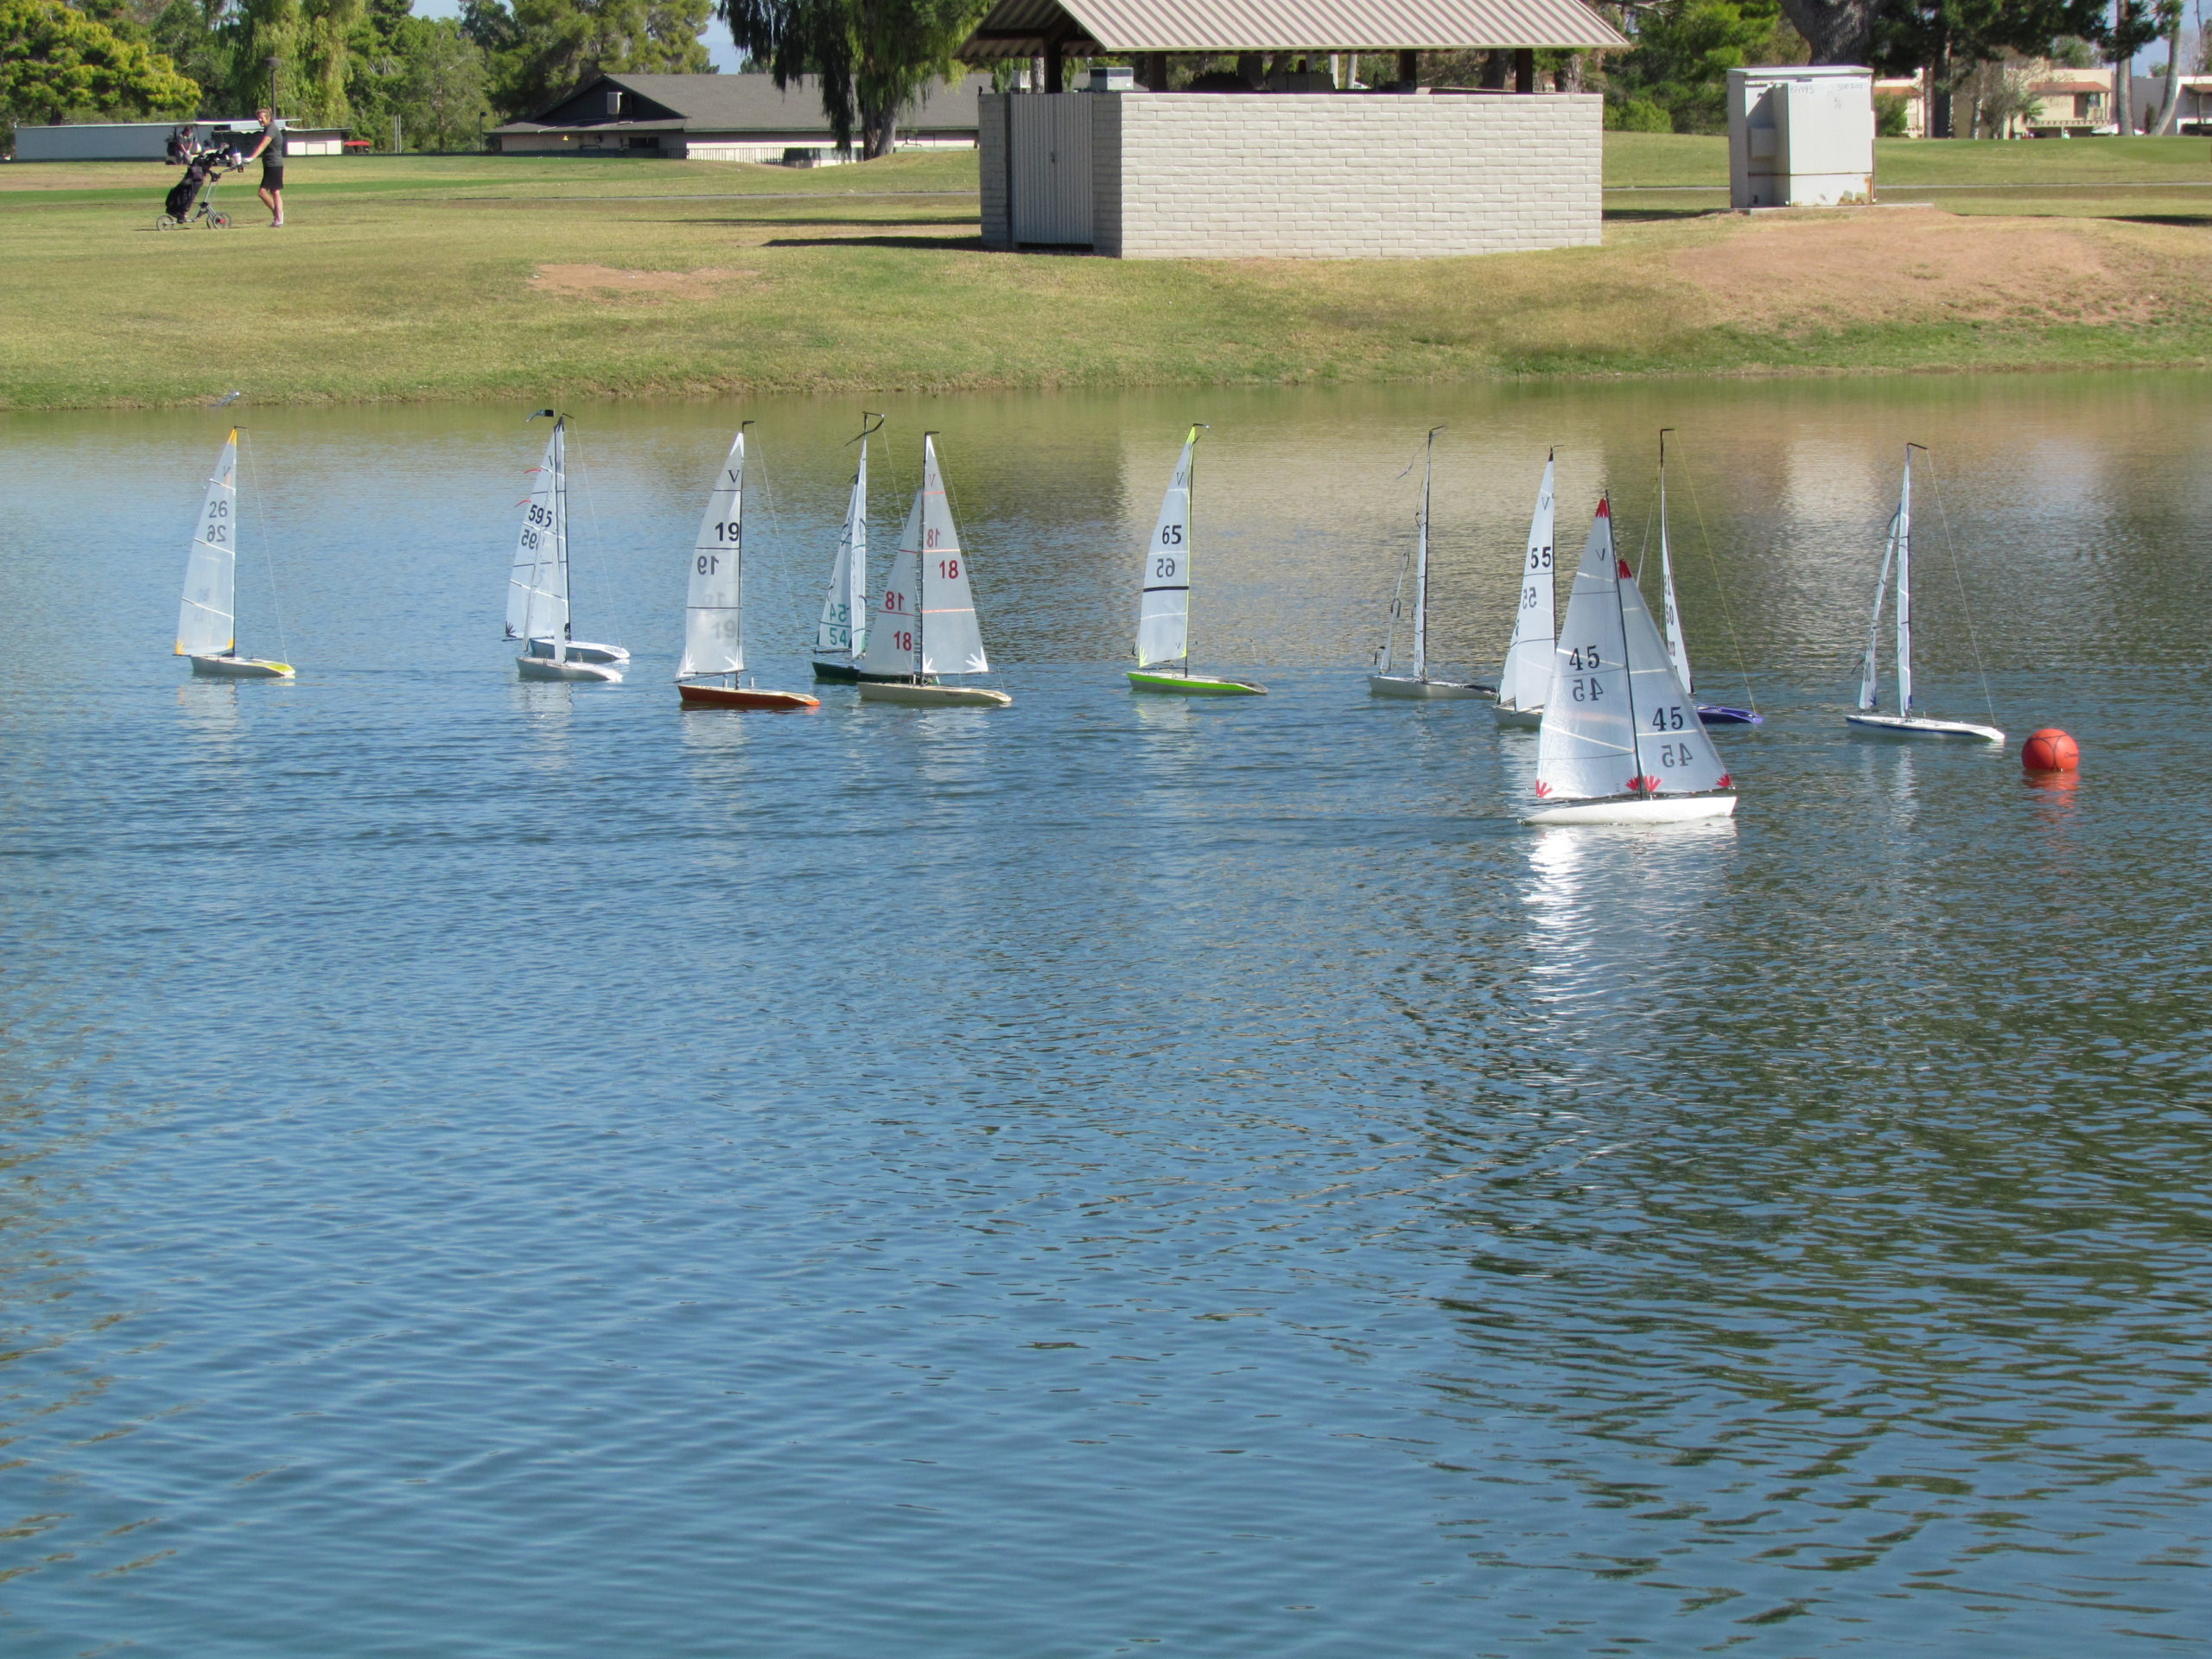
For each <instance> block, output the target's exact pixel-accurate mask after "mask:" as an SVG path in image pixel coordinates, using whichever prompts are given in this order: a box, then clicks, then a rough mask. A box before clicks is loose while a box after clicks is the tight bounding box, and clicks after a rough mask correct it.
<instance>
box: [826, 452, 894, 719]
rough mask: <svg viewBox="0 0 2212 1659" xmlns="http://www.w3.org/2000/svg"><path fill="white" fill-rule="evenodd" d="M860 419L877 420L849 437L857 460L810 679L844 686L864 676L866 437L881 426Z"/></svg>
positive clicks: (865, 638) (866, 614) (866, 585)
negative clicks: (858, 453) (857, 448)
mask: <svg viewBox="0 0 2212 1659" xmlns="http://www.w3.org/2000/svg"><path fill="white" fill-rule="evenodd" d="M861 418H862V421H863V423H865V422H868V421H874V423H875V424H874V426H868V425H866V424H863V425H862V426H861V435H860V436H859V437H858V438H857V439H855V440H853V442H857V443H858V444H859V445H860V447H861V459H860V464H859V465H858V466H857V467H855V468H854V469H853V493H852V495H851V497H850V499H848V500H847V502H846V503H845V528H844V531H843V533H842V535H840V536H839V537H837V559H836V563H835V564H833V565H831V566H830V568H829V592H828V593H827V594H823V599H822V617H821V620H819V621H818V622H817V623H816V624H815V628H814V649H815V652H816V656H815V658H814V677H815V678H816V679H817V680H829V681H834V682H836V683H841V684H846V685H849V684H851V683H853V682H854V681H855V680H858V679H861V678H862V677H863V676H862V674H861V652H862V651H863V650H864V649H865V648H866V645H867V640H868V439H869V437H870V436H871V435H874V433H876V432H879V431H880V430H881V429H882V427H883V416H880V415H868V414H865V413H863V415H862V416H861ZM825 657H826V658H829V660H827V661H825V660H823V659H824V658H825ZM840 658H842V660H839V659H840Z"/></svg>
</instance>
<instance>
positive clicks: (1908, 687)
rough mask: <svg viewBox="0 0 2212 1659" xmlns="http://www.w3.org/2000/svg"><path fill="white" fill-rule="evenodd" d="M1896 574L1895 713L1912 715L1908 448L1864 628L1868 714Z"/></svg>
mask: <svg viewBox="0 0 2212 1659" xmlns="http://www.w3.org/2000/svg"><path fill="white" fill-rule="evenodd" d="M1893 564H1894V565H1895V566H1896V567H1897V713H1898V714H1900V715H1910V714H1911V713H1912V446H1911V445H1910V444H1907V445H1906V446H1905V451H1904V482H1903V483H1902V484H1901V485H1899V486H1898V487H1897V512H1896V514H1895V515H1894V516H1893V517H1892V518H1891V519H1890V539H1889V543H1888V544H1887V545H1886V546H1885V547H1884V548H1883V550H1882V574H1881V576H1880V578H1879V579H1878V581H1877V582H1875V584H1874V614H1873V616H1872V619H1871V620H1869V621H1868V622H1867V624H1866V665H1865V668H1864V670H1863V671H1862V672H1861V673H1860V674H1859V707H1860V708H1861V709H1866V710H1868V711H1870V712H1871V711H1872V709H1874V707H1875V705H1876V704H1877V702H1879V700H1880V697H1879V690H1880V688H1879V684H1878V680H1879V674H1878V671H1877V669H1876V667H1875V653H1876V652H1878V650H1879V649H1880V647H1881V640H1882V602H1883V601H1885V599H1887V598H1888V597H1889V593H1890V567H1891V565H1893Z"/></svg>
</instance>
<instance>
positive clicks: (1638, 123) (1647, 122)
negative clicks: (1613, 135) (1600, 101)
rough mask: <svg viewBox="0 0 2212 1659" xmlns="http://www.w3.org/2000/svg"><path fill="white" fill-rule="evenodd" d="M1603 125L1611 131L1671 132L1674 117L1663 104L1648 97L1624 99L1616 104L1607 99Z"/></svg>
mask: <svg viewBox="0 0 2212 1659" xmlns="http://www.w3.org/2000/svg"><path fill="white" fill-rule="evenodd" d="M1605 125H1606V127H1607V129H1608V130H1611V131H1613V132H1672V131H1673V130H1675V118H1674V117H1672V116H1671V115H1669V114H1668V113H1667V111H1666V106H1665V105H1661V104H1655V103H1654V102H1652V100H1651V99H1648V98H1630V99H1622V100H1621V101H1620V102H1619V103H1618V104H1616V103H1614V102H1613V101H1612V100H1611V99H1607V100H1606V103H1605Z"/></svg>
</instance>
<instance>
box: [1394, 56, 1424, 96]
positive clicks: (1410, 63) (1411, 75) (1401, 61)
mask: <svg viewBox="0 0 2212 1659" xmlns="http://www.w3.org/2000/svg"><path fill="white" fill-rule="evenodd" d="M1420 85H1421V54H1420V53H1418V52H1401V53H1399V54H1398V90H1399V91H1400V92H1411V91H1413V89H1414V87H1416V86H1420Z"/></svg>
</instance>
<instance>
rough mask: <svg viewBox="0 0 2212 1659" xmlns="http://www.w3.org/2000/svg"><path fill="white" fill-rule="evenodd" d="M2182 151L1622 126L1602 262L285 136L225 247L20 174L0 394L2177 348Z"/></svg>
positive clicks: (2188, 318)
mask: <svg viewBox="0 0 2212 1659" xmlns="http://www.w3.org/2000/svg"><path fill="white" fill-rule="evenodd" d="M2209 152H2212V145H2208V144H2207V143H2206V142H2205V141H2203V140H2202V139H2170V140H2159V139H2142V140H2096V141H2075V142H2071V143H2038V144H1990V143H1982V144H1957V143H1955V144H1942V143H1890V144H1885V146H1884V148H1883V154H1882V158H1881V163H1880V165H1881V168H1882V178H1883V180H1884V194H1885V199H1896V198H1910V197H1912V196H1914V195H1920V196H1923V197H1925V198H1927V199H1928V200H1931V201H1933V202H1935V203H1936V204H1937V205H1936V206H1933V207H1908V208H1891V207H1884V208H1876V209H1871V210H1863V211H1858V212H1853V213H1838V214H1811V215H1798V214H1789V215H1774V216H1761V217H1759V218H1757V219H1745V218H1741V217H1738V216H1732V215H1726V214H1719V213H1713V212H1711V211H1710V209H1711V208H1712V207H1715V206H1718V205H1722V202H1723V200H1725V198H1723V197H1721V196H1719V194H1716V193H1717V192H1718V191H1719V190H1720V189H1721V188H1724V187H1725V181H1726V149H1725V144H1724V143H1722V141H1720V140H1717V139H1703V138H1689V137H1672V136H1667V135H1643V134H1620V135H1612V136H1611V137H1609V142H1608V146H1607V156H1606V179H1607V185H1608V196H1607V210H1608V220H1607V225H1606V234H1605V246H1603V247H1602V248H1591V249H1565V250H1559V251H1553V252H1547V253H1536V254H1516V255H1507V256H1497V257H1489V258H1453V259H1418V260H1391V261H1377V262H1370V263H1357V264H1353V263H1319V262H1306V261H1236V262H1230V261H1219V262H1166V261H1130V262H1126V263H1125V262H1122V261H1117V260H1104V259H1090V258H1082V257H1050V256H1037V255H1030V256H1021V257H1013V256H1007V255H1004V254H994V253H987V252H984V251H982V249H981V248H980V246H979V245H978V244H977V240H976V200H975V194H974V191H975V162H974V159H973V157H972V156H898V157H893V158H892V159H890V160H887V161H884V162H870V163H868V164H866V165H864V166H854V167H846V168H828V169H822V170H817V171H789V170H786V169H784V168H765V167H753V166H747V165H743V164H740V163H715V162H683V163H678V162H658V161H632V160H628V159H626V158H620V159H616V158H610V159H605V160H600V159H593V160H586V159H583V158H581V157H577V158H567V157H563V158H552V159H548V160H545V161H531V160H524V159H521V158H514V159H508V158H492V157H449V158H448V157H347V158H328V159H301V160H297V161H295V162H294V163H293V164H292V166H291V168H290V169H289V173H290V188H289V191H288V197H289V203H290V211H291V215H292V223H290V224H289V225H288V226H286V227H285V228H284V229H283V230H281V231H271V230H270V229H268V228H266V221H265V219H264V217H263V216H262V215H261V214H259V213H257V211H256V204H255V203H254V201H253V195H252V189H251V184H250V182H248V181H247V178H241V179H240V180H239V181H236V182H235V183H232V184H228V185H226V187H225V194H226V197H227V198H228V200H229V201H230V204H231V205H232V207H234V208H235V209H236V210H237V212H238V226H237V227H236V228H234V229H232V230H231V231H228V232H208V231H205V230H194V231H177V232H156V231H155V230H154V229H153V221H154V218H155V216H156V213H158V211H159V202H160V197H161V194H162V190H163V189H164V188H166V186H167V184H168V182H169V181H171V180H172V179H173V178H174V176H175V175H174V174H173V173H172V172H171V171H170V170H169V169H167V168H160V167H156V166H150V165H149V166H140V165H137V164H132V163H108V164H105V165H86V166H67V165H56V164H46V165H34V166H22V165H16V166H9V167H4V168H0V226H4V232H0V236H4V243H5V245H6V247H7V249H8V251H9V256H10V259H9V264H10V280H9V281H8V282H7V283H5V284H0V407H11V408H17V409H33V408H42V407H85V406H102V405H137V404H168V403H179V402H185V401H189V400H194V399H198V398H201V397H207V396H209V395H211V394H212V393H214V392H219V391H227V390H229V389H231V388H232V387H240V388H244V389H245V390H247V391H250V392H251V395H252V397H253V398H254V400H255V401H256V402H259V403H270V402H281V401H331V402H337V401H352V400H369V399H379V400H381V399H413V398H459V397H508V396H528V397H539V396H549V397H550V396H553V395H556V394H558V395H562V396H570V397H573V396H578V395H586V394H591V393H603V394H618V395H623V394H629V395H634V394H649V393H662V394H702V393H709V392H720V391H735V390H757V391H865V390H874V389H888V388H902V389H908V390H916V389H938V390H956V389H971V388H973V389H981V388H989V387H1001V386H1048V385H1086V386H1103V385H1189V384H1211V383H1232V384H1267V383H1311V382H1316V381H1331V380H1358V379H1378V378H1394V379H1409V378H1459V377H1471V376H1501V375H1589V374H1681V373H1756V372H1821V371H1838V370H1911V369H1929V368H2007V369H2021V368H2037V367H2058V366H2064V367H2086V366H2096V365H2142V364H2167V365H2172V364H2202V363H2205V362H2208V361H2212V321H2208V320H2207V319H2208V316H2212V313H2209V312H2208V309H2207V306H2206V301H2207V300H2208V299H2212V262H2208V260H2207V258H2206V255H2207V253H2208V252H2212V237H2208V234H2207V232H2208V228H2212V192H2208V191H2206V190H2203V189H2202V188H2196V187H2199V186H2202V185H2204V184H2207V183H2212V153H2209ZM247 177H248V178H250V177H251V175H247ZM1969 186H1971V187H1979V188H1961V187H1969ZM1946 187H1950V188H1948V189H1947V188H1946Z"/></svg>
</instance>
